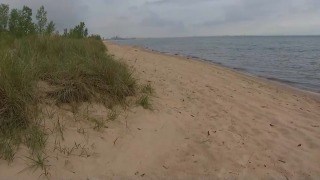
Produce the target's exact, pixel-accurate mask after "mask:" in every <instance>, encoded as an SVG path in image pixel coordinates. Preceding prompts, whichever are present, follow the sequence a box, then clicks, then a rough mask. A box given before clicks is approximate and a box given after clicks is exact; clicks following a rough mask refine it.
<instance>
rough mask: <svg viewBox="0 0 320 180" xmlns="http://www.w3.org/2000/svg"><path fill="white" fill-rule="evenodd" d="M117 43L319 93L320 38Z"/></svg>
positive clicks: (152, 40) (128, 41) (174, 39)
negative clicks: (224, 67)
mask: <svg viewBox="0 0 320 180" xmlns="http://www.w3.org/2000/svg"><path fill="white" fill-rule="evenodd" d="M117 43H122V44H128V45H139V46H143V47H145V48H148V49H152V50H156V51H160V52H165V53H172V54H180V55H183V56H189V57H196V58H200V59H203V60H207V61H211V62H214V63H218V64H221V65H223V66H226V67H230V68H234V69H237V70H240V71H244V72H248V73H250V74H254V75H257V76H261V77H265V78H268V79H271V80H275V81H280V82H283V83H286V84H288V85H291V86H294V87H297V88H301V89H304V90H309V91H313V92H318V93H320V37H319V36H295V37H289V36H285V37H248V36H246V37H240V36H239V37H188V38H146V39H134V40H122V41H117Z"/></svg>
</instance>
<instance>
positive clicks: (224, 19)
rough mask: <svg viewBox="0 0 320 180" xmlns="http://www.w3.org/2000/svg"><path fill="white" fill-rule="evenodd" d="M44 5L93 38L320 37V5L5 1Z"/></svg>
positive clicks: (302, 1)
mask: <svg viewBox="0 0 320 180" xmlns="http://www.w3.org/2000/svg"><path fill="white" fill-rule="evenodd" d="M1 3H8V4H10V6H11V7H19V8H21V7H22V5H28V6H30V7H31V8H32V9H33V10H34V13H35V12H36V9H38V8H39V7H40V6H41V5H44V6H45V9H46V10H47V11H48V18H49V20H54V22H55V23H56V24H57V26H58V28H59V29H60V30H61V29H62V28H70V27H73V26H74V25H76V24H78V23H79V22H80V21H85V22H86V25H87V26H88V28H89V31H90V32H91V33H99V34H101V35H103V36H106V37H110V36H114V35H121V36H126V37H127V36H135V37H144V36H148V37H150V36H154V37H162V36H194V35H225V34H229V35H235V34H252V35H268V34H288V35H291V34H319V33H320V31H319V29H320V21H319V19H318V17H320V0H91V1H87V0H55V1H53V0H2V1H1Z"/></svg>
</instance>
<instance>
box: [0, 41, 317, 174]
mask: <svg viewBox="0 0 320 180" xmlns="http://www.w3.org/2000/svg"><path fill="white" fill-rule="evenodd" d="M106 45H107V47H108V49H109V51H110V52H111V53H113V54H114V55H115V56H116V57H117V58H119V59H121V60H122V61H124V62H126V63H128V64H129V65H130V66H131V67H132V68H133V69H135V75H136V77H137V78H139V79H140V81H142V82H147V81H150V82H151V83H152V85H153V86H154V88H155V90H156V95H155V96H154V97H153V106H154V111H153V112H151V111H148V110H144V109H142V108H141V107H132V108H130V109H129V110H127V111H125V112H123V113H122V114H121V116H120V117H119V119H117V120H116V121H114V122H110V123H109V124H107V126H108V128H104V129H103V130H102V131H100V132H96V131H93V130H92V129H90V127H86V125H85V124H84V125H83V128H84V129H86V130H87V133H88V138H87V139H86V138H84V135H82V134H80V133H79V132H78V130H79V124H77V123H75V122H74V121H73V120H72V119H73V117H72V113H71V112H70V110H68V108H66V109H65V110H57V111H59V112H60V113H61V114H62V115H63V116H64V117H65V122H66V133H65V139H66V140H65V142H62V143H63V145H65V146H68V147H72V146H73V144H74V142H76V143H79V144H82V145H86V146H85V148H84V149H85V152H82V151H84V150H83V148H79V149H76V150H75V151H74V153H73V154H75V155H70V156H67V155H63V154H61V153H60V152H58V151H53V148H52V147H53V146H54V145H53V143H54V138H53V137H52V138H51V139H50V140H49V142H51V143H50V144H49V146H48V151H49V152H50V153H49V156H50V158H49V159H50V161H49V164H50V165H51V166H50V172H51V178H52V179H87V178H88V179H121V178H123V179H204V178H206V179H241V180H242V179H284V180H286V179H290V180H293V179H319V178H320V140H319V139H320V98H319V97H318V96H317V95H316V94H312V93H308V92H303V91H300V90H296V89H293V88H290V87H287V86H284V85H282V84H278V83H274V82H270V81H268V80H264V79H261V78H257V77H251V76H247V75H244V74H241V73H239V72H236V71H234V70H230V69H227V68H224V67H220V66H216V65H213V64H210V63H208V62H203V61H199V60H193V59H187V58H184V57H180V56H175V55H165V54H160V53H156V52H150V51H146V50H144V49H142V48H140V47H132V46H119V45H116V44H112V43H106ZM87 108H89V110H90V111H91V112H92V113H93V114H94V115H95V116H97V117H103V116H106V111H107V109H105V108H104V107H103V106H100V105H96V104H93V105H88V106H87ZM21 155H23V152H22V153H20V156H21ZM79 155H81V156H79ZM24 167H25V164H24V161H23V160H22V159H19V158H17V159H16V160H15V161H14V162H13V163H12V164H11V165H10V166H9V167H8V166H7V164H5V162H4V161H0V179H8V178H10V179H12V178H15V179H23V178H25V179H33V178H38V176H39V175H40V174H41V171H38V170H37V171H36V172H35V173H32V172H24V173H20V174H17V173H18V172H19V171H21V170H22V169H23V168H24Z"/></svg>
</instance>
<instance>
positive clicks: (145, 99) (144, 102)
mask: <svg viewBox="0 0 320 180" xmlns="http://www.w3.org/2000/svg"><path fill="white" fill-rule="evenodd" d="M137 104H139V105H141V106H142V107H143V108H144V109H150V110H152V109H153V107H152V104H151V102H150V97H149V96H148V95H142V96H141V97H140V98H139V99H138V100H137Z"/></svg>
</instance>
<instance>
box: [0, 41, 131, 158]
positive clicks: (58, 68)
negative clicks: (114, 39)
mask: <svg viewBox="0 0 320 180" xmlns="http://www.w3.org/2000/svg"><path fill="white" fill-rule="evenodd" d="M0 64H1V66H0V158H2V159H6V160H8V161H9V162H11V161H13V159H14V154H15V152H16V150H17V149H18V148H19V145H20V144H25V145H26V146H27V147H29V148H30V150H31V152H32V153H37V152H41V151H42V150H43V148H44V146H45V145H46V139H47V133H46V131H45V127H43V126H44V125H43V123H41V122H42V121H41V119H40V118H41V116H39V114H40V112H41V110H40V109H41V107H39V104H40V103H41V102H42V100H43V98H44V97H43V92H42V90H41V89H39V88H38V86H37V84H38V83H39V82H45V83H47V84H48V85H49V86H50V91H47V92H45V98H51V99H53V100H54V102H56V104H57V105H59V104H61V103H74V104H79V103H81V102H92V101H96V102H102V103H105V104H114V105H116V104H125V99H126V97H128V96H134V95H135V94H136V87H137V83H136V80H135V79H134V78H133V76H132V72H131V71H130V70H129V68H128V67H127V65H125V64H123V63H121V62H119V61H116V60H114V59H113V57H111V56H109V55H108V54H107V53H106V47H105V46H104V44H103V43H102V41H101V40H95V39H89V38H84V39H72V38H67V37H62V36H42V35H37V36H29V37H23V38H20V39H17V38H14V37H11V36H9V35H5V36H4V35H1V38H0Z"/></svg>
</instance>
